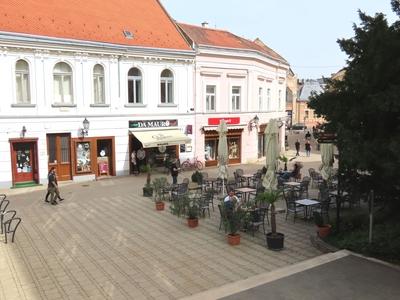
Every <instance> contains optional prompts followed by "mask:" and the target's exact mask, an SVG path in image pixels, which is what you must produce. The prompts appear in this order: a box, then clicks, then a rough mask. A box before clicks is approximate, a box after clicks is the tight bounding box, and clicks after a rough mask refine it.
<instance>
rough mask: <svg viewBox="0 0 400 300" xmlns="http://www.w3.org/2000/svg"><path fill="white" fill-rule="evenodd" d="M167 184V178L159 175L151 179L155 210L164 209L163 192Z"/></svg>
mask: <svg viewBox="0 0 400 300" xmlns="http://www.w3.org/2000/svg"><path fill="white" fill-rule="evenodd" d="M167 185H168V181H167V178H165V177H160V178H156V179H154V180H153V183H152V186H153V188H154V202H155V204H156V209H157V210H164V202H163V199H162V197H163V194H164V189H165V187H166V186H167Z"/></svg>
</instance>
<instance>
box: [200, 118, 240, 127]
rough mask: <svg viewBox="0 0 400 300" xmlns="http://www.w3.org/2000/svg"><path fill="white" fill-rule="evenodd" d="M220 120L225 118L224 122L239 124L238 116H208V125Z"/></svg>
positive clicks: (215, 123)
mask: <svg viewBox="0 0 400 300" xmlns="http://www.w3.org/2000/svg"><path fill="white" fill-rule="evenodd" d="M221 120H225V122H226V124H228V125H232V124H240V117H232V118H208V125H219V122H220V121H221Z"/></svg>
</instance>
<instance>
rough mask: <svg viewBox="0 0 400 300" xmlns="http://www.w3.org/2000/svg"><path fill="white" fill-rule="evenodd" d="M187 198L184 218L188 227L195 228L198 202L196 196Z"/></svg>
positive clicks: (197, 218)
mask: <svg viewBox="0 0 400 300" xmlns="http://www.w3.org/2000/svg"><path fill="white" fill-rule="evenodd" d="M187 198H188V201H187V205H186V220H187V223H188V226H189V227H190V228H195V227H197V226H198V225H199V203H198V201H197V199H196V198H193V199H189V197H187Z"/></svg>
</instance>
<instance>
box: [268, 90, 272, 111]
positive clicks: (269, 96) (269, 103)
mask: <svg viewBox="0 0 400 300" xmlns="http://www.w3.org/2000/svg"><path fill="white" fill-rule="evenodd" d="M270 109H271V89H267V111H270Z"/></svg>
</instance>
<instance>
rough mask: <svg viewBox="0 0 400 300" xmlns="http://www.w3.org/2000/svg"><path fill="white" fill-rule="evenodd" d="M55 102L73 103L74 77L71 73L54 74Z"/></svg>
mask: <svg viewBox="0 0 400 300" xmlns="http://www.w3.org/2000/svg"><path fill="white" fill-rule="evenodd" d="M54 101H55V103H64V104H71V103H72V78H71V76H69V75H65V76H64V75H54Z"/></svg>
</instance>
